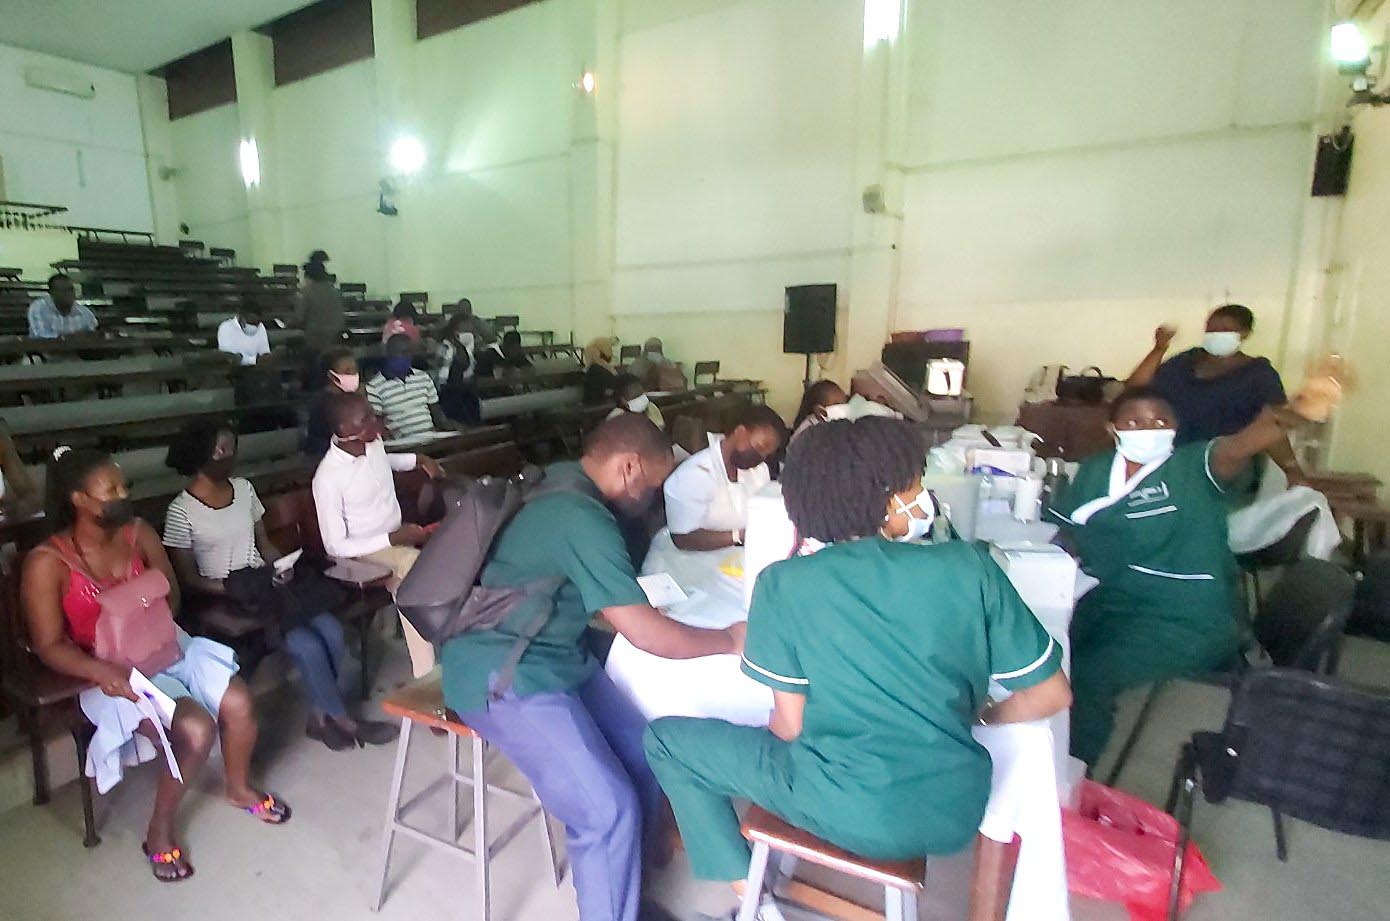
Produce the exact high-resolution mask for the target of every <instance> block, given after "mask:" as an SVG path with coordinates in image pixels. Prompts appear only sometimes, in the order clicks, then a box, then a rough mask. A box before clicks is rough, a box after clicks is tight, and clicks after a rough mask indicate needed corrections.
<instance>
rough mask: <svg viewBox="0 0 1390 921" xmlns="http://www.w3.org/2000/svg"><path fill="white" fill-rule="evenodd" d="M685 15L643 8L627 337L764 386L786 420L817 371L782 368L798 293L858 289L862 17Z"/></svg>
mask: <svg viewBox="0 0 1390 921" xmlns="http://www.w3.org/2000/svg"><path fill="white" fill-rule="evenodd" d="M686 6H694V7H696V8H697V10H699V11H698V12H694V13H692V12H691V11H690V10H689V9H688V8H686V9H683V10H677V9H676V8H674V7H673V6H672V5H671V4H667V5H666V10H665V12H666V13H667V15H666V16H662V15H660V13H661V12H662V11H661V10H659V9H657V10H648V11H646V12H645V14H644V15H641V16H637V15H634V10H633V7H632V5H631V4H629V5H628V15H627V19H626V23H627V26H626V28H627V31H625V32H624V33H623V35H622V37H621V44H620V51H619V55H620V56H619V68H620V79H621V87H620V90H619V100H618V144H617V150H618V154H617V189H616V194H617V204H616V214H617V232H616V259H615V266H614V298H613V301H614V303H613V312H614V315H615V327H616V331H617V333H618V335H619V336H620V337H621V338H622V339H623V340H624V341H640V340H641V339H642V338H644V337H645V336H647V335H657V334H659V335H661V336H662V337H663V338H664V339H665V341H666V345H667V351H668V352H669V353H670V354H674V355H678V356H680V357H681V358H683V359H685V360H686V361H687V362H694V361H696V360H703V359H718V360H719V361H721V363H722V368H721V373H723V374H725V375H726V376H751V377H760V378H763V379H764V380H766V381H768V383H769V384H770V385H771V389H772V397H773V402H774V403H775V405H777V406H778V407H779V408H780V409H783V410H787V409H789V408H794V405H795V402H796V399H797V395H798V393H799V390H800V381H801V377H802V370H803V360H802V359H801V357H799V356H784V355H782V354H781V351H782V323H781V317H782V314H781V311H782V303H783V289H784V288H785V287H786V286H788V285H797V284H811V283H821V282H835V283H838V284H840V285H841V287H842V290H843V288H844V287H845V286H846V285H847V283H848V280H849V278H848V276H849V264H850V260H849V247H850V244H851V219H852V214H853V208H854V206H855V204H856V199H857V194H856V193H855V191H854V166H855V120H854V119H855V106H856V88H857V85H858V80H859V69H860V57H861V40H860V35H861V32H862V7H861V6H860V4H859V3H856V2H845V0H754V2H746V3H737V4H723V3H704V4H692V5H686ZM681 13H683V14H684V15H680V14H681Z"/></svg>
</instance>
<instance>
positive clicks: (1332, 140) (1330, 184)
mask: <svg viewBox="0 0 1390 921" xmlns="http://www.w3.org/2000/svg"><path fill="white" fill-rule="evenodd" d="M1355 140H1356V139H1355V138H1354V137H1353V136H1352V133H1351V129H1350V128H1343V129H1342V130H1341V131H1339V132H1338V133H1336V134H1324V135H1322V136H1321V137H1319V138H1318V155H1317V159H1315V160H1314V161H1313V196H1314V197H1315V198H1317V197H1321V196H1325V195H1345V194H1347V180H1349V179H1350V178H1351V148H1352V144H1353V143H1354V142H1355Z"/></svg>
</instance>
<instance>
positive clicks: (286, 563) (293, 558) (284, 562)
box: [270, 548, 304, 572]
mask: <svg viewBox="0 0 1390 921" xmlns="http://www.w3.org/2000/svg"><path fill="white" fill-rule="evenodd" d="M303 555H304V550H303V548H300V549H299V550H296V551H294V552H293V553H286V554H285V555H284V556H282V557H280V559H278V560H276V561H275V562H274V563H271V564H270V565H272V566H274V567H275V571H276V572H284V571H285V570H287V569H293V568H294V564H295V563H298V562H299V558H300V557H301V556H303Z"/></svg>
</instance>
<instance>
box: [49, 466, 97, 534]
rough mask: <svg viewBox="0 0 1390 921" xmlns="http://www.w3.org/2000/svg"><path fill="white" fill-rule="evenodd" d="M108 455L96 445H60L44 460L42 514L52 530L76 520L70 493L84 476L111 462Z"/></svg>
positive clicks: (77, 488) (78, 488) (81, 486)
mask: <svg viewBox="0 0 1390 921" xmlns="http://www.w3.org/2000/svg"><path fill="white" fill-rule="evenodd" d="M111 462H112V461H111V455H110V454H107V453H106V452H105V451H100V450H97V449H96V448H69V447H67V446H66V445H63V446H60V447H59V448H58V449H57V450H55V451H54V452H53V459H52V460H50V461H49V462H48V471H47V473H46V475H45V478H44V517H45V518H46V519H47V520H48V522H49V523H50V524H51V525H52V527H53V531H54V532H55V533H56V532H58V531H61V530H63V529H64V528H70V527H72V525H73V524H75V523H76V522H77V512H76V510H75V509H73V507H72V494H73V493H75V492H81V491H82V490H83V489H84V487H85V484H86V482H87V477H89V476H91V475H92V473H93V471H96V470H99V469H101V468H102V467H105V466H106V465H107V464H109V463H111Z"/></svg>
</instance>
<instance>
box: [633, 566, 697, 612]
mask: <svg viewBox="0 0 1390 921" xmlns="http://www.w3.org/2000/svg"><path fill="white" fill-rule="evenodd" d="M637 584H638V585H640V586H642V591H644V592H646V593H647V601H648V603H650V604H651V606H652V607H654V608H669V607H670V606H671V605H673V604H680V603H681V602H682V601H685V600H686V599H687V597H688V596H687V595H686V594H685V591H684V590H682V589H681V587H680V586H679V585H677V584H676V580H675V579H673V578H671V574H670V573H669V572H655V573H652V574H651V575H649V576H638V577H637Z"/></svg>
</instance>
